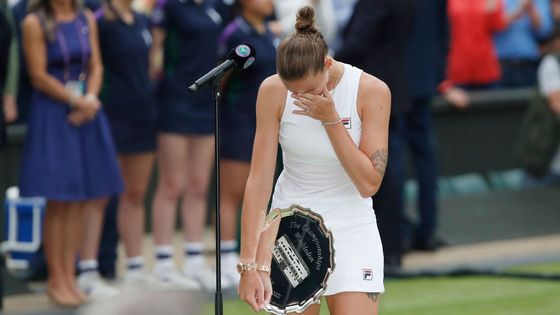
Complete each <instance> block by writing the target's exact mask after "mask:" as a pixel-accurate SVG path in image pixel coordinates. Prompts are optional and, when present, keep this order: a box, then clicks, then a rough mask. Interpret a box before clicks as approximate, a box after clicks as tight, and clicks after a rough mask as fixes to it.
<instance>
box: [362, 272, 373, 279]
mask: <svg viewBox="0 0 560 315" xmlns="http://www.w3.org/2000/svg"><path fill="white" fill-rule="evenodd" d="M363 279H364V280H367V281H371V280H373V270H372V269H364V278H363Z"/></svg>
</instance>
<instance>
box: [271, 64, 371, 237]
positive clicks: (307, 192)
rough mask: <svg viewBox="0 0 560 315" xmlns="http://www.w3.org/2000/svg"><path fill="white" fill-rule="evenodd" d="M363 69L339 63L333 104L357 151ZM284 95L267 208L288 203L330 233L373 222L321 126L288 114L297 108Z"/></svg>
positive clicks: (367, 200)
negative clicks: (276, 171)
mask: <svg viewBox="0 0 560 315" xmlns="http://www.w3.org/2000/svg"><path fill="white" fill-rule="evenodd" d="M361 75H362V70H360V69H358V68H356V67H353V66H351V65H348V64H344V73H343V76H342V79H341V80H340V82H339V83H338V85H337V86H336V87H335V89H334V90H333V92H332V94H333V99H334V103H335V107H336V109H337V111H338V114H339V115H340V117H341V118H342V119H343V122H344V126H345V127H346V130H347V131H348V133H349V134H350V136H351V137H352V140H354V143H355V144H356V145H357V146H358V145H359V143H360V137H361V131H362V121H361V120H360V117H359V116H358V111H357V98H358V86H359V82H360V77H361ZM290 94H291V93H289V92H288V96H287V99H286V105H285V107H284V112H283V114H282V119H281V121H280V131H279V142H280V145H281V147H282V157H283V161H284V170H283V171H282V173H281V174H280V177H279V178H278V181H277V183H276V188H275V190H274V195H273V197H272V208H287V207H289V206H290V205H292V204H298V205H300V206H302V207H306V208H311V210H313V211H315V212H317V213H319V214H321V215H322V216H323V218H324V219H325V223H326V224H327V226H328V227H330V228H331V229H338V228H346V227H351V226H355V225H357V224H360V223H369V222H372V221H375V214H374V211H373V208H372V201H371V198H362V197H361V196H360V193H359V191H358V189H357V188H356V186H355V185H354V183H352V180H351V179H350V177H349V176H348V174H347V173H346V171H345V170H344V168H343V167H342V165H341V164H340V161H339V160H338V158H337V156H336V153H335V151H334V149H333V147H332V145H331V142H330V140H329V137H328V135H327V133H326V130H325V128H324V127H323V125H322V124H321V122H320V121H318V120H316V119H313V118H310V117H307V116H303V115H297V114H293V113H292V111H293V110H296V109H299V108H298V107H297V106H296V105H294V104H293V103H294V101H295V100H294V99H293V98H292V97H291V96H290Z"/></svg>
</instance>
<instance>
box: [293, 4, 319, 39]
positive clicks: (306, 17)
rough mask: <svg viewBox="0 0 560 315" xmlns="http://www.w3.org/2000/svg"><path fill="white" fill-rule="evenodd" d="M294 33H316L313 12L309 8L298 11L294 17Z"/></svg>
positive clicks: (305, 7)
mask: <svg viewBox="0 0 560 315" xmlns="http://www.w3.org/2000/svg"><path fill="white" fill-rule="evenodd" d="M296 31H297V32H298V33H302V34H309V33H311V34H314V33H317V32H318V31H317V29H316V28H315V10H313V8H312V7H310V6H307V5H306V6H304V7H302V8H300V9H299V11H298V13H297V17H296Z"/></svg>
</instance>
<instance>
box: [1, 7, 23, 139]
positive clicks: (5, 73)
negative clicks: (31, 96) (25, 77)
mask: <svg viewBox="0 0 560 315" xmlns="http://www.w3.org/2000/svg"><path fill="white" fill-rule="evenodd" d="M17 47H18V45H17V37H16V30H15V26H14V21H13V17H12V12H11V11H10V9H9V7H8V3H7V1H6V0H0V95H1V96H2V99H1V100H0V101H1V102H2V104H1V105H2V106H0V146H2V145H3V144H4V142H5V136H6V135H5V130H4V124H5V123H11V122H13V121H15V120H16V119H17V115H18V111H17V105H16V92H17V81H18V71H19V70H18V65H19V64H18V62H19V61H18V51H17Z"/></svg>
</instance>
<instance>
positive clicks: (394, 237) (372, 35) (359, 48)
mask: <svg viewBox="0 0 560 315" xmlns="http://www.w3.org/2000/svg"><path fill="white" fill-rule="evenodd" d="M413 4H414V3H413V0H359V1H358V2H357V3H356V7H355V10H354V14H353V15H352V18H351V19H350V22H349V25H348V27H347V29H346V31H345V34H344V35H345V36H344V40H343V43H342V46H341V47H340V50H339V51H338V52H337V53H336V59H337V60H339V61H342V62H346V63H349V64H352V65H354V66H356V67H359V68H361V69H363V70H364V71H365V72H367V73H369V74H372V75H374V76H376V77H378V78H379V79H381V80H383V81H384V82H385V83H386V84H387V85H388V86H389V87H390V88H391V97H392V105H391V106H392V107H391V121H390V125H389V161H388V164H387V170H386V173H385V177H384V179H383V183H382V184H381V187H380V189H379V191H378V192H377V194H376V195H375V196H374V197H373V207H374V209H375V213H376V216H377V220H378V222H379V232H380V234H381V239H382V241H383V252H384V254H385V264H386V267H387V271H388V272H390V271H391V270H393V269H394V268H398V267H399V266H400V264H401V255H402V242H403V239H402V236H403V235H402V222H403V217H402V214H403V211H404V210H403V186H404V182H403V181H404V173H403V172H404V170H403V168H402V165H404V162H403V157H404V152H403V150H404V148H403V139H402V134H403V129H402V128H403V124H404V121H403V119H404V113H406V112H407V111H409V110H410V107H411V104H410V102H411V100H410V95H409V87H408V79H407V68H406V64H407V62H406V48H407V44H408V41H409V36H410V34H411V31H412V22H413V14H414V5H413ZM387 30H390V31H387Z"/></svg>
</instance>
